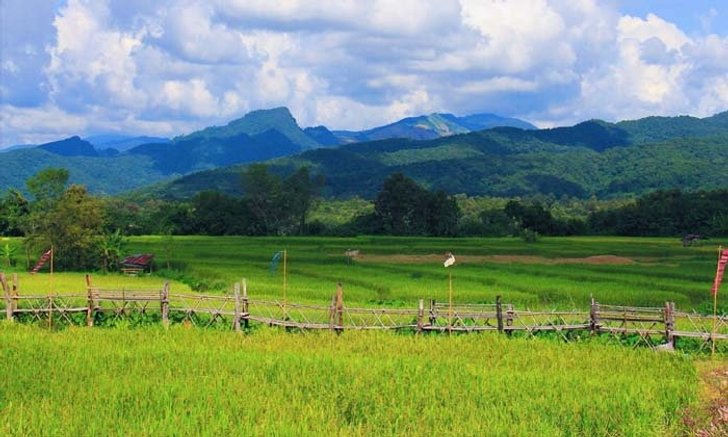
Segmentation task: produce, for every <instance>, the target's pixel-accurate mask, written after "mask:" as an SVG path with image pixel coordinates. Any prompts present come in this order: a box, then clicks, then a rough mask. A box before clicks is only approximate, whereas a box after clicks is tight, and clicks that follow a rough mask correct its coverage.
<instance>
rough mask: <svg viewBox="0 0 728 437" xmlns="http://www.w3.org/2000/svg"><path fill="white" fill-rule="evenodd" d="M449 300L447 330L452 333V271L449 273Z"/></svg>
mask: <svg viewBox="0 0 728 437" xmlns="http://www.w3.org/2000/svg"><path fill="white" fill-rule="evenodd" d="M448 300H449V304H448V310H447V330H448V332H449V333H452V271H448Z"/></svg>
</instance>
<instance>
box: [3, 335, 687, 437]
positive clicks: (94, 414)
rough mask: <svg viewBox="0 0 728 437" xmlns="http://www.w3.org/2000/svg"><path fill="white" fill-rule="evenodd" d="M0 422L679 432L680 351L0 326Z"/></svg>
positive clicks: (125, 429) (128, 428) (9, 430)
mask: <svg viewBox="0 0 728 437" xmlns="http://www.w3.org/2000/svg"><path fill="white" fill-rule="evenodd" d="M0 337H2V348H1V349H0V374H2V375H3V378H0V434H4V435H9V436H15V435H107V434H115V435H262V434H265V435H420V434H442V435H495V436H498V435H512V436H530V435H543V436H550V435H554V436H559V435H595V436H600V435H604V436H606V435H644V436H650V435H678V434H681V433H682V432H685V431H686V427H685V424H684V420H683V419H684V416H685V414H686V413H687V411H688V410H689V409H690V408H692V407H693V406H695V404H696V402H697V391H696V384H697V375H696V370H695V367H694V365H693V362H692V360H691V359H690V358H688V357H685V356H681V355H666V354H655V353H654V352H651V351H649V350H644V349H643V350H630V349H627V348H623V347H619V346H602V345H598V344H559V343H556V342H551V341H547V340H543V339H541V340H539V339H531V340H525V339H506V338H504V337H500V336H452V337H447V336H417V337H415V336H403V335H393V334H388V333H382V332H349V333H345V334H343V335H341V336H336V335H335V334H333V333H329V332H322V333H310V334H281V333H280V332H279V331H271V330H268V329H259V330H257V331H255V332H254V333H252V334H248V335H236V334H233V333H230V332H226V333H221V332H218V331H211V330H202V329H189V328H185V327H183V326H179V325H178V326H173V327H171V328H170V329H169V330H164V329H162V328H159V327H147V328H142V329H133V330H127V329H122V328H116V329H103V328H94V329H86V328H71V329H67V330H63V331H60V332H50V331H46V330H40V329H38V328H33V327H30V326H23V325H20V324H9V323H5V322H3V323H2V324H0Z"/></svg>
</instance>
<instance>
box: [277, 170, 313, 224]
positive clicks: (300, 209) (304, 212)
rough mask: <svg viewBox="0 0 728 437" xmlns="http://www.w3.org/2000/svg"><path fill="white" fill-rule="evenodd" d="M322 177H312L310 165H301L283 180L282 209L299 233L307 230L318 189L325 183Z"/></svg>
mask: <svg viewBox="0 0 728 437" xmlns="http://www.w3.org/2000/svg"><path fill="white" fill-rule="evenodd" d="M322 182H323V181H321V179H320V178H311V175H310V172H309V169H308V167H301V168H299V169H298V170H297V171H296V172H295V173H293V174H292V175H291V176H289V177H288V178H286V179H285V180H284V181H283V186H282V192H281V194H282V202H283V205H282V206H283V207H282V210H283V211H284V212H285V215H286V216H287V217H288V218H289V219H290V220H291V222H292V223H291V224H292V225H293V226H294V227H295V228H296V233H297V234H298V235H303V234H304V233H305V230H306V217H307V216H308V213H309V212H310V211H311V207H312V206H313V204H314V201H315V199H316V196H317V194H318V189H319V187H320V186H321V185H323V183H322Z"/></svg>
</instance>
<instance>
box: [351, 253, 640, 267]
mask: <svg viewBox="0 0 728 437" xmlns="http://www.w3.org/2000/svg"><path fill="white" fill-rule="evenodd" d="M455 258H456V259H457V262H458V263H459V264H479V263H488V262H492V263H504V264H507V263H519V264H602V265H627V264H634V263H635V260H633V259H631V258H625V257H622V256H616V255H595V256H588V257H586V258H545V257H542V256H531V255H488V256H481V255H456V256H455ZM355 259H356V261H360V262H371V263H390V264H437V263H442V262H443V261H444V260H445V255H441V254H427V255H403V254H395V255H367V254H363V255H359V256H357V257H356V258H355Z"/></svg>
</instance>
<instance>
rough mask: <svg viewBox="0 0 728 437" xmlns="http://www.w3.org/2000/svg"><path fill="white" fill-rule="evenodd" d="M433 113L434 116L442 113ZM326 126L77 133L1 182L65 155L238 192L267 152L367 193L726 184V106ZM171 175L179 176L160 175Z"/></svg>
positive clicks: (103, 168) (605, 191)
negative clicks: (338, 137) (616, 117)
mask: <svg viewBox="0 0 728 437" xmlns="http://www.w3.org/2000/svg"><path fill="white" fill-rule="evenodd" d="M439 115H440V116H441V117H440V118H438V119H437V120H435V121H437V122H438V123H439V122H440V121H443V120H446V119H447V117H445V116H446V115H447V114H439ZM473 117H475V118H473V119H470V118H468V117H460V118H457V117H456V118H457V119H458V122H459V123H461V124H462V123H466V122H467V123H471V124H470V126H471V127H473V126H477V125H478V123H482V122H485V121H487V120H485V119H483V120H480V119H477V117H478V116H473ZM420 121H421V120H420ZM430 121H433V120H430ZM390 133H391V132H390ZM332 135H333V134H331V132H330V131H328V130H327V129H326V128H325V127H318V128H312V129H307V131H306V132H304V131H303V130H302V129H300V127H298V124H297V123H296V121H295V119H294V118H293V117H292V116H291V114H290V112H289V111H288V110H287V109H286V108H277V109H273V110H268V111H254V112H252V113H250V114H248V115H247V116H245V117H243V118H242V119H239V120H235V121H233V122H231V123H229V124H228V125H226V126H222V127H210V128H207V129H204V130H202V131H198V132H195V133H192V134H189V135H185V136H180V137H177V138H175V139H173V140H172V141H171V142H159V143H151V144H143V145H140V146H137V147H135V148H133V149H131V150H129V151H126V152H122V153H120V154H118V155H115V156H109V154H108V153H102V154H99V155H98V156H96V154H95V152H94V149H93V148H92V147H90V145H89V144H88V143H87V142H85V141H83V140H80V139H79V138H70V139H68V140H64V141H60V142H54V143H49V144H46V145H42V146H38V147H34V148H28V149H22V150H14V151H11V152H6V153H0V168H3V170H4V171H2V172H0V189H6V188H10V187H13V188H22V187H23V186H24V183H25V180H27V179H28V178H29V177H30V176H31V175H33V174H35V173H36V172H37V171H38V170H40V169H42V168H45V167H65V168H67V169H68V170H69V171H70V173H71V182H75V183H82V184H84V185H86V186H87V187H88V188H89V190H90V191H92V192H104V193H108V194H118V193H122V192H125V191H130V190H133V189H137V188H139V187H143V186H147V185H150V184H154V186H153V188H152V187H149V188H146V189H143V190H142V192H144V193H146V195H148V196H165V197H189V196H192V195H194V194H195V193H196V192H197V191H200V190H209V189H216V190H217V189H219V190H223V191H227V192H230V193H239V190H240V188H239V186H240V183H239V176H238V174H239V173H240V170H241V168H242V167H241V164H245V163H250V162H260V161H266V160H269V161H268V162H270V164H271V165H272V166H273V170H274V171H276V172H279V173H281V174H284V173H289V172H291V171H292V170H293V169H294V168H296V167H300V166H303V165H306V166H309V167H311V169H312V170H313V172H315V173H318V174H320V175H322V176H324V178H325V181H326V185H325V187H324V188H325V189H324V192H325V194H326V195H328V196H334V197H347V196H352V195H358V196H362V197H367V198H371V197H372V196H374V195H375V193H376V192H377V191H378V189H379V187H380V186H381V184H382V182H383V181H384V179H385V178H386V177H387V176H388V175H390V174H391V173H394V172H402V173H404V174H406V175H408V176H410V177H412V178H414V179H415V180H417V181H418V182H419V183H421V184H423V185H424V186H425V187H427V188H429V189H444V190H445V191H447V192H449V193H467V194H471V195H493V196H523V195H531V194H536V193H544V194H548V193H551V194H553V195H556V196H564V195H568V196H575V197H588V196H592V195H596V196H599V197H612V196H623V195H632V194H641V193H644V192H649V191H652V190H655V189H662V188H682V189H713V188H720V187H725V186H726V185H727V184H726V181H725V174H726V168H728V165H726V164H728V112H724V113H721V114H717V115H715V116H713V117H708V118H703V119H699V118H694V117H648V118H644V119H641V120H634V121H623V122H619V123H607V122H603V121H599V120H590V121H585V122H583V123H579V124H577V125H575V126H571V127H559V128H554V129H541V130H536V129H519V128H514V127H497V128H493V129H488V130H483V131H478V132H471V133H465V134H459V135H450V136H445V137H440V138H436V139H432V140H423V141H415V140H412V139H401V138H396V139H383V140H380V141H369V142H363V143H354V144H347V145H344V146H339V147H334V146H332V141H333V139H332ZM79 155H84V156H79ZM200 170H207V171H201V172H199V171H200ZM196 171H197V172H196ZM180 175H186V176H184V177H182V178H180V179H177V180H174V181H172V182H164V181H165V180H169V179H170V178H172V177H176V176H180Z"/></svg>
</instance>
